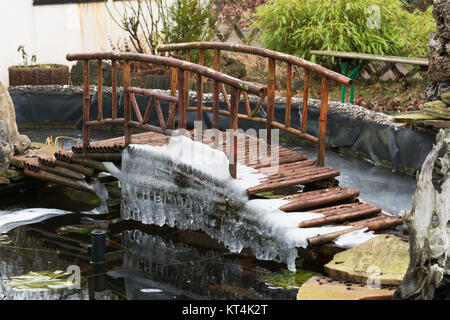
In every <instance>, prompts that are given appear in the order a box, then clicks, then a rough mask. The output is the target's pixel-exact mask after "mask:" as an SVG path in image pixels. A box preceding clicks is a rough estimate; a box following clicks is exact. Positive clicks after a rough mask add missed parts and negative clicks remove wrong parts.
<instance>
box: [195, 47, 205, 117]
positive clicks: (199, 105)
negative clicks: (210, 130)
mask: <svg viewBox="0 0 450 320" xmlns="http://www.w3.org/2000/svg"><path fill="white" fill-rule="evenodd" d="M204 62H205V57H204V51H203V50H200V51H199V53H198V64H199V65H201V66H202V65H203V64H204ZM202 108H203V77H202V75H201V74H200V73H197V121H202V117H203V112H202Z"/></svg>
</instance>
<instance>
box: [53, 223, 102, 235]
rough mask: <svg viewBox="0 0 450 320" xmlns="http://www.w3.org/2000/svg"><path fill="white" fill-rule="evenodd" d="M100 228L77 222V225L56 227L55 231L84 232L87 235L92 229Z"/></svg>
mask: <svg viewBox="0 0 450 320" xmlns="http://www.w3.org/2000/svg"><path fill="white" fill-rule="evenodd" d="M98 229H101V228H100V227H99V226H96V225H85V224H77V225H68V226H62V227H59V228H58V229H56V233H58V234H68V233H76V234H84V235H88V234H90V233H91V232H92V231H94V230H98Z"/></svg>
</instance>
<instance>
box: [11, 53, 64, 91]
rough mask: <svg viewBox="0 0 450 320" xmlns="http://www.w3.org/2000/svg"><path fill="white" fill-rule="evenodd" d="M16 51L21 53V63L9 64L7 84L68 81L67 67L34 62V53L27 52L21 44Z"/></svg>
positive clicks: (59, 83) (61, 82) (62, 82)
mask: <svg viewBox="0 0 450 320" xmlns="http://www.w3.org/2000/svg"><path fill="white" fill-rule="evenodd" d="M17 51H18V52H19V53H20V54H21V55H22V60H23V64H22V65H18V66H11V67H9V68H8V71H9V85H10V86H20V85H50V84H55V85H65V84H68V83H69V67H68V66H65V65H61V64H36V55H32V56H31V63H28V54H27V53H26V51H25V47H24V46H23V45H21V46H19V48H18V49H17Z"/></svg>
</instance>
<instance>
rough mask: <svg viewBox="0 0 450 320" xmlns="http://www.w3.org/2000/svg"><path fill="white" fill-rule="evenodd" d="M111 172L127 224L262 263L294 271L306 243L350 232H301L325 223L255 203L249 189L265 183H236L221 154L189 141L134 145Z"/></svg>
mask: <svg viewBox="0 0 450 320" xmlns="http://www.w3.org/2000/svg"><path fill="white" fill-rule="evenodd" d="M105 165H106V166H107V168H108V170H109V171H110V172H111V174H113V175H114V176H116V177H117V178H118V179H119V180H120V182H121V186H122V206H121V214H122V217H123V218H124V219H134V220H137V221H141V222H143V223H146V224H156V225H159V226H162V225H164V224H166V225H169V226H171V227H178V228H180V229H183V230H186V229H190V230H202V231H204V232H205V233H207V234H208V235H210V236H211V237H212V238H215V239H217V240H219V241H221V242H223V243H224V245H225V246H227V247H228V249H229V250H230V251H231V252H240V251H241V250H242V249H243V248H244V247H247V248H250V249H251V250H252V251H253V253H254V254H255V256H256V257H257V258H258V259H262V260H275V261H284V262H286V263H287V265H288V268H289V269H290V270H295V259H296V257H297V252H298V248H299V247H302V248H306V247H307V246H308V242H307V238H308V237H312V236H317V235H321V234H326V233H331V232H335V231H340V230H345V229H348V228H350V226H324V227H318V228H302V229H300V228H298V224H299V223H300V222H302V221H306V220H309V219H315V218H319V217H323V215H322V214H318V213H314V212H290V213H286V212H283V211H281V210H279V207H280V206H282V205H283V204H286V203H287V202H288V201H286V200H280V199H256V200H249V199H248V196H247V192H246V190H247V188H248V187H249V186H252V185H255V184H258V183H259V182H258V181H259V179H261V178H262V177H264V176H263V175H261V174H259V173H258V172H257V171H256V170H254V169H252V168H249V167H246V166H244V165H238V179H237V180H235V179H233V178H232V177H231V176H230V174H229V170H228V159H227V158H226V156H225V154H224V153H223V152H221V151H218V150H215V149H212V148H210V147H209V146H207V145H205V144H202V143H200V142H195V141H192V140H191V139H189V138H187V137H184V136H178V137H172V138H171V140H170V141H169V144H168V145H166V146H161V147H159V146H142V145H130V146H129V147H128V148H127V149H125V150H124V151H123V154H122V168H121V171H119V170H118V169H117V168H115V167H114V166H113V165H112V164H108V163H105ZM350 238H351V237H350Z"/></svg>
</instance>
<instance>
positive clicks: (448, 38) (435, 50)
mask: <svg viewBox="0 0 450 320" xmlns="http://www.w3.org/2000/svg"><path fill="white" fill-rule="evenodd" d="M433 17H434V18H435V20H436V32H434V33H432V34H431V36H430V38H429V41H428V43H429V45H428V57H429V61H430V65H429V67H428V80H429V81H431V82H445V81H449V80H450V52H449V48H450V1H448V0H437V1H435V3H434V5H433Z"/></svg>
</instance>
